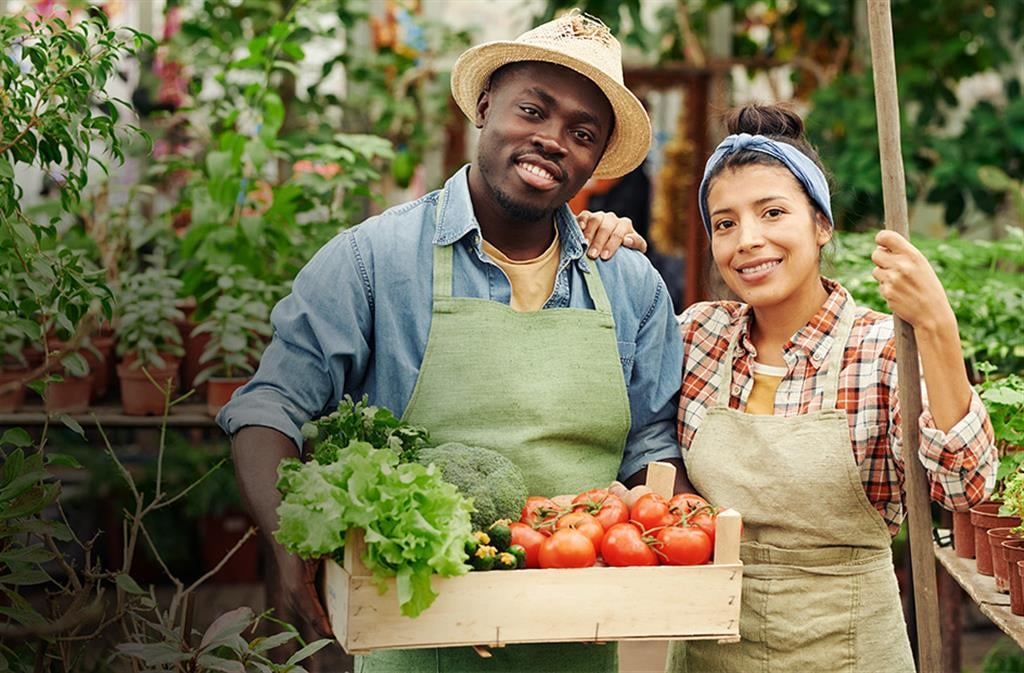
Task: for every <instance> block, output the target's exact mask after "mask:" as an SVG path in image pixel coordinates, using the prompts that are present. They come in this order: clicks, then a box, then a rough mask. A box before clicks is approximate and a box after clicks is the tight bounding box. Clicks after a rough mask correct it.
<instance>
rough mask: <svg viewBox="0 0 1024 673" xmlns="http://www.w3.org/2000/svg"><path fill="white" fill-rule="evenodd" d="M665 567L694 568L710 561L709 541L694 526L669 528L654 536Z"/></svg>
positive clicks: (702, 532)
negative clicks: (658, 544)
mask: <svg viewBox="0 0 1024 673" xmlns="http://www.w3.org/2000/svg"><path fill="white" fill-rule="evenodd" d="M655 537H656V538H657V540H658V542H660V543H661V546H660V547H659V549H658V555H659V556H660V558H661V562H662V563H664V564H665V565H673V566H696V565H701V564H703V563H707V562H708V561H710V560H711V550H712V547H711V539H710V538H709V537H708V536H707V535H705V534H704V531H702V530H701V529H700V528H697V527H696V526H669V527H668V528H662V529H661V530H660V531H658V533H657V535H655Z"/></svg>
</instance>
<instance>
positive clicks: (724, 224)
mask: <svg viewBox="0 0 1024 673" xmlns="http://www.w3.org/2000/svg"><path fill="white" fill-rule="evenodd" d="M731 226H733V221H732V220H719V221H718V222H715V223H714V226H713V227H712V229H714V230H715V231H720V230H722V229H728V228H729V227H731Z"/></svg>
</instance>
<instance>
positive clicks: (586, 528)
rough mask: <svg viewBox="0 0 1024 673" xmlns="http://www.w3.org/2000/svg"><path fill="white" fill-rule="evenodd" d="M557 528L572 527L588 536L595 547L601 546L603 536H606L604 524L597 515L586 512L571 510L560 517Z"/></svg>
mask: <svg viewBox="0 0 1024 673" xmlns="http://www.w3.org/2000/svg"><path fill="white" fill-rule="evenodd" d="M555 526H556V528H559V529H561V528H572V529H574V530H578V531H579V532H581V533H583V534H584V535H586V536H587V539H589V540H590V543H591V544H593V545H594V549H595V550H597V549H600V548H601V538H603V537H604V526H602V525H601V522H600V521H598V520H597V518H596V517H594V516H592V515H590V514H587V513H586V512H569V513H568V514H563V515H562V516H561V517H559V518H558V523H557V524H555Z"/></svg>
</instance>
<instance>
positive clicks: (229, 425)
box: [217, 230, 373, 449]
mask: <svg viewBox="0 0 1024 673" xmlns="http://www.w3.org/2000/svg"><path fill="white" fill-rule="evenodd" d="M367 263H368V260H367V258H366V257H365V256H364V255H362V254H361V253H360V250H359V247H358V244H357V236H356V231H355V230H348V231H346V232H343V233H341V234H339V235H338V236H336V237H335V238H334V239H332V240H331V241H330V242H328V243H327V244H326V245H325V246H324V247H323V248H321V249H320V250H319V251H318V252H317V254H316V255H314V257H313V258H312V259H311V260H310V261H309V263H308V264H306V266H305V267H304V268H303V269H302V270H301V271H300V272H299V274H298V275H297V276H296V278H295V282H294V283H293V285H292V292H291V294H289V295H288V296H287V297H285V298H284V299H282V300H281V301H280V302H279V303H278V304H277V306H275V307H274V310H273V312H272V313H271V323H272V324H273V328H274V336H273V339H272V340H271V342H270V345H269V346H267V349H266V351H264V353H263V357H262V358H261V359H260V365H259V369H258V370H257V371H256V374H255V376H253V379H252V380H251V381H250V382H249V383H248V384H246V385H245V386H244V387H242V388H241V389H239V390H238V392H236V393H235V395H234V397H233V398H232V400H231V401H230V402H229V403H228V404H227V405H225V406H224V407H223V408H222V409H221V411H220V413H219V414H218V415H217V423H218V424H219V425H220V426H221V428H223V429H224V431H225V432H227V433H228V434H229V435H234V433H236V432H238V431H239V430H240V429H242V428H244V427H246V426H250V425H259V426H264V427H269V428H273V429H275V430H278V431H279V432H281V433H283V434H285V435H287V436H288V437H289V438H291V439H292V441H293V442H295V445H296V446H297V447H299V448H300V449H301V447H302V441H303V440H302V433H301V428H302V424H303V423H305V422H306V421H308V420H310V419H311V418H313V417H315V416H318V415H320V413H321V412H322V411H323V410H324V409H325V408H326V407H327V406H328V405H329V404H331V403H333V402H336V401H337V400H338V399H340V397H341V395H342V391H343V390H344V389H345V383H346V381H353V380H356V381H358V380H361V379H362V377H363V375H364V373H365V370H366V366H367V362H368V360H369V357H370V345H369V335H370V334H371V333H372V325H371V316H372V313H373V305H372V301H373V293H372V288H371V286H370V283H369V279H370V278H371V277H372V273H371V271H370V270H369V269H368V268H367Z"/></svg>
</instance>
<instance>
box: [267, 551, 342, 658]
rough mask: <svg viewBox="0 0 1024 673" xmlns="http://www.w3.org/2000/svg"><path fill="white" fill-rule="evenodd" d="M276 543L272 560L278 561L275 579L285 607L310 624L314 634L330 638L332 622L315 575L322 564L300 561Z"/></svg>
mask: <svg viewBox="0 0 1024 673" xmlns="http://www.w3.org/2000/svg"><path fill="white" fill-rule="evenodd" d="M275 545H276V546H275V547H274V561H275V562H276V563H277V573H278V581H279V583H280V590H281V591H282V592H283V597H284V600H285V601H286V602H287V604H288V607H290V608H291V610H292V612H293V613H294V614H295V615H297V616H298V617H300V618H301V619H302V620H303V621H305V622H306V623H308V624H310V625H311V626H312V627H313V629H314V630H315V631H316V632H317V634H319V635H320V636H323V637H325V638H333V637H334V633H333V631H332V630H331V621H330V619H328V617H327V610H325V609H324V605H323V603H321V601H320V595H319V592H318V591H317V575H318V571H319V569H320V568H321V567H322V563H320V562H314V561H303V560H302V559H300V558H299V557H298V556H296V555H294V554H289V553H288V552H287V551H285V549H284V548H283V547H281V546H280V545H277V544H276V543H275Z"/></svg>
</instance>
